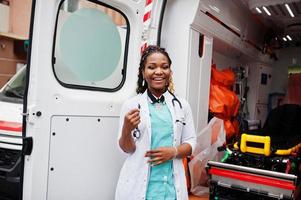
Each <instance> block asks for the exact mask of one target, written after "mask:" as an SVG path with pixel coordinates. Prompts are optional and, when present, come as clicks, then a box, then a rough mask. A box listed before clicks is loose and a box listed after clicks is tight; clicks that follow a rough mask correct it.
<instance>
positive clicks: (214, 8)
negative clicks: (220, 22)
mask: <svg viewBox="0 0 301 200" xmlns="http://www.w3.org/2000/svg"><path fill="white" fill-rule="evenodd" d="M209 7H210V8H211V9H212V10H214V11H215V12H217V13H219V12H220V9H219V8H218V7H216V6H212V5H209Z"/></svg>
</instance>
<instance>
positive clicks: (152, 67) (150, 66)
mask: <svg viewBox="0 0 301 200" xmlns="http://www.w3.org/2000/svg"><path fill="white" fill-rule="evenodd" d="M147 69H155V66H153V65H148V66H147Z"/></svg>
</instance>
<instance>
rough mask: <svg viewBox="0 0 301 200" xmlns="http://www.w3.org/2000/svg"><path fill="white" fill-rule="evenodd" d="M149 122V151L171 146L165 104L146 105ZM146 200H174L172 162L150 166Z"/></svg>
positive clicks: (171, 127) (168, 113)
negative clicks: (150, 131)
mask: <svg viewBox="0 0 301 200" xmlns="http://www.w3.org/2000/svg"><path fill="white" fill-rule="evenodd" d="M148 107H149V113H150V121H151V130H152V133H151V149H157V148H158V147H172V146H173V123H172V117H171V113H170V111H169V109H168V107H167V105H166V103H155V104H151V103H149V104H148ZM146 199H147V200H176V191H175V186H174V177H173V164H172V160H169V161H167V162H165V163H162V164H160V165H156V166H150V175H149V181H148V187H147V192H146Z"/></svg>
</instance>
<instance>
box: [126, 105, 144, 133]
mask: <svg viewBox="0 0 301 200" xmlns="http://www.w3.org/2000/svg"><path fill="white" fill-rule="evenodd" d="M139 123H140V112H139V109H133V110H130V111H129V112H128V113H127V114H126V115H125V116H124V125H125V127H127V129H128V130H129V131H131V130H133V129H134V128H136V127H137V126H138V124H139Z"/></svg>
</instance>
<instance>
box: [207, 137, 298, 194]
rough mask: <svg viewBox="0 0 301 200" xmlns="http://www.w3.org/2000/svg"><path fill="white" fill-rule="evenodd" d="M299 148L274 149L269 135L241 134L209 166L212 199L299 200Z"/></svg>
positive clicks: (295, 146) (296, 146)
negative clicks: (238, 139)
mask: <svg viewBox="0 0 301 200" xmlns="http://www.w3.org/2000/svg"><path fill="white" fill-rule="evenodd" d="M274 146H275V145H274ZM300 147H301V144H296V145H294V146H292V147H290V148H288V149H273V148H272V145H271V138H270V137H269V136H258V135H248V134H242V135H241V139H240V141H239V142H237V143H235V144H234V145H233V146H232V147H224V150H225V151H226V153H225V156H224V158H223V159H222V160H221V162H214V161H209V163H208V173H209V174H210V199H214V200H215V199H216V200H217V199H252V200H257V199H258V200H259V199H260V200H261V199H262V200H263V199H285V200H291V199H298V197H297V196H298V192H297V190H298V185H299V182H300V180H299V179H300V160H301V159H300V158H301V156H300V152H299V148H300Z"/></svg>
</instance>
